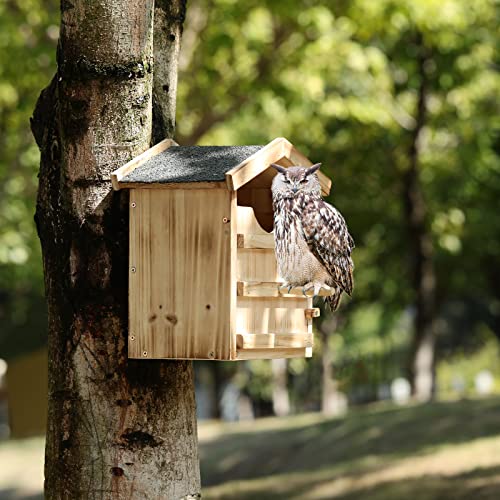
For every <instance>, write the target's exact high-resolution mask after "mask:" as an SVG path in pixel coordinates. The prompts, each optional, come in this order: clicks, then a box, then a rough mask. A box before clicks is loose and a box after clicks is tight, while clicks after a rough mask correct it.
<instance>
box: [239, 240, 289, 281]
mask: <svg viewBox="0 0 500 500" xmlns="http://www.w3.org/2000/svg"><path fill="white" fill-rule="evenodd" d="M236 272H237V276H238V281H243V282H254V281H255V282H261V281H263V282H267V281H271V282H273V281H275V282H278V280H279V277H278V265H277V263H276V256H275V253H274V249H273V248H239V249H238V265H237V270H236Z"/></svg>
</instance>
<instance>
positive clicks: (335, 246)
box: [302, 199, 354, 295]
mask: <svg viewBox="0 0 500 500" xmlns="http://www.w3.org/2000/svg"><path fill="white" fill-rule="evenodd" d="M302 229H303V231H304V237H305V239H306V241H307V244H308V246H309V249H310V250H311V252H312V253H313V254H314V255H315V257H316V258H317V259H318V260H319V261H320V262H321V263H322V264H323V265H324V266H325V268H326V270H327V271H328V272H329V273H330V275H331V276H332V278H333V280H334V281H335V283H336V284H337V285H338V286H340V287H341V288H342V290H344V292H346V293H347V294H349V295H351V293H352V287H353V277H352V273H353V269H354V264H353V261H352V259H351V253H352V251H353V249H354V240H353V239H352V237H351V235H350V234H349V231H348V230H347V225H346V223H345V220H344V217H342V215H341V214H340V212H339V211H338V210H337V209H336V208H334V207H332V206H331V205H330V204H328V203H326V202H325V201H323V200H321V199H316V200H310V201H309V202H308V203H306V205H305V207H304V210H303V211H302Z"/></svg>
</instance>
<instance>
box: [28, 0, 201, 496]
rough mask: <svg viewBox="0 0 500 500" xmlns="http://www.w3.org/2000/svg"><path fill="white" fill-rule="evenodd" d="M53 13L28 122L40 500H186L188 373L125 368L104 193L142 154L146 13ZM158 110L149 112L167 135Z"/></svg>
mask: <svg viewBox="0 0 500 500" xmlns="http://www.w3.org/2000/svg"><path fill="white" fill-rule="evenodd" d="M179 6H180V7H179V9H180V11H182V9H183V8H184V6H183V3H182V2H179ZM61 14H62V17H61V36H60V42H59V47H58V56H57V60H58V71H57V74H56V75H55V77H54V78H53V80H52V82H51V84H50V85H49V86H48V87H47V88H46V89H45V90H44V91H43V92H42V94H41V96H40V98H39V101H38V103H37V106H36V109H35V111H34V116H33V118H32V130H33V134H34V136H35V138H36V141H37V143H38V145H39V147H40V150H41V165H40V174H39V178H40V181H39V191H38V199H37V210H36V216H35V219H36V222H37V227H38V233H39V237H40V240H41V245H42V250H43V264H44V274H45V287H46V297H47V304H48V313H49V339H48V348H49V415H48V429H47V444H46V457H45V496H46V498H47V499H67V498H71V499H73V498H74V499H78V498H116V499H121V498H132V499H144V498H168V499H178V498H197V497H199V492H200V476H199V462H198V452H197V436H196V418H195V400H194V384H193V372H192V367H191V364H190V363H185V362H165V361H131V360H128V359H127V348H126V346H127V342H126V336H127V322H128V321H127V316H128V311H127V287H128V283H127V276H128V194H127V193H126V192H120V193H113V192H112V189H111V182H110V173H111V171H112V170H114V169H115V168H117V167H118V166H120V165H122V164H124V163H125V162H127V161H128V160H130V159H131V158H132V157H134V156H136V155H137V154H139V153H141V152H142V151H144V150H145V149H147V148H148V146H149V145H150V142H151V134H152V128H153V124H152V86H153V0H145V1H144V2H135V1H132V0H109V1H108V2H100V1H97V0H72V1H71V2H70V1H69V0H63V1H62V2H61ZM180 18H183V15H182V16H180ZM168 64H169V66H168V71H167V73H168V75H169V76H168V77H169V78H170V79H171V80H173V79H175V75H176V71H177V68H176V61H175V57H172V58H171V59H169V63H168ZM162 70H163V71H166V70H165V68H163V69H162ZM170 95H171V92H170ZM173 102H174V104H175V101H173ZM169 103H170V104H165V103H164V104H163V105H162V106H161V112H158V113H161V116H162V119H163V122H162V123H163V125H162V126H164V124H165V123H167V124H170V125H168V127H167V128H163V130H167V133H168V134H171V133H172V127H171V124H173V123H174V118H173V117H174V112H175V106H174V105H173V104H172V98H171V97H170V101H169ZM158 113H157V114H156V116H159V114H158Z"/></svg>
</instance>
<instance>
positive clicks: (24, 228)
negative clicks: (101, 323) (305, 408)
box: [0, 0, 59, 356]
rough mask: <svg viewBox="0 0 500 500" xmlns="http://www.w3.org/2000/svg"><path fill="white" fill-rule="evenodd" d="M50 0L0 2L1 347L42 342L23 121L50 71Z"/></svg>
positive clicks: (7, 351)
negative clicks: (48, 0)
mask: <svg viewBox="0 0 500 500" xmlns="http://www.w3.org/2000/svg"><path fill="white" fill-rule="evenodd" d="M58 16H59V11H58V5H57V3H56V2H55V1H51V2H44V1H42V0H16V1H14V0H7V1H4V2H0V48H1V49H2V50H1V51H0V52H1V56H0V58H1V59H0V150H1V154H0V350H1V352H2V355H3V356H10V355H13V354H16V353H18V352H21V351H22V350H26V349H32V348H35V347H37V346H39V345H41V344H43V343H44V342H45V333H44V332H45V323H46V320H45V310H44V309H45V308H44V305H43V279H42V266H41V256H40V246H39V242H38V237H37V235H36V229H35V225H34V223H33V215H34V212H35V198H36V189H37V184H38V182H37V171H38V164H39V153H38V148H37V146H36V144H35V142H34V140H33V137H32V135H31V131H30V127H29V118H30V116H31V114H32V112H33V108H34V106H35V102H36V99H37V97H38V95H39V94H40V91H41V90H42V88H43V87H44V86H45V85H47V83H48V82H49V81H50V78H52V75H53V74H54V72H55V49H56V44H57V39H58V34H59V28H58Z"/></svg>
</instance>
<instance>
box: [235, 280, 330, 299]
mask: <svg viewBox="0 0 500 500" xmlns="http://www.w3.org/2000/svg"><path fill="white" fill-rule="evenodd" d="M278 285H280V283H279V282H275V281H273V282H262V281H260V282H259V281H238V285H237V290H238V296H240V297H304V294H303V293H302V287H295V288H292V289H291V290H290V293H288V291H287V290H286V289H285V288H282V289H281V290H280V291H279V290H278ZM311 293H312V290H309V291H308V294H309V295H308V296H310V294H311ZM333 293H334V289H333V288H330V287H325V288H322V289H321V290H320V292H319V294H318V295H319V296H320V297H327V296H329V295H333Z"/></svg>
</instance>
